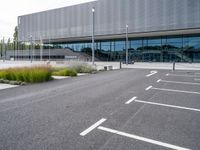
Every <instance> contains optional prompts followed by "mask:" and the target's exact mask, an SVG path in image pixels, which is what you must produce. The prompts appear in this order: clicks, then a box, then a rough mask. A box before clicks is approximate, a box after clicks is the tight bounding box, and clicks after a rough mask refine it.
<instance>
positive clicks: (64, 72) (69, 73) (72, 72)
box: [52, 68, 77, 77]
mask: <svg viewBox="0 0 200 150" xmlns="http://www.w3.org/2000/svg"><path fill="white" fill-rule="evenodd" d="M55 70H56V71H54V72H53V73H52V74H53V75H54V76H71V77H75V76H77V72H76V71H75V70H74V69H70V68H61V69H58V68H57V69H55Z"/></svg>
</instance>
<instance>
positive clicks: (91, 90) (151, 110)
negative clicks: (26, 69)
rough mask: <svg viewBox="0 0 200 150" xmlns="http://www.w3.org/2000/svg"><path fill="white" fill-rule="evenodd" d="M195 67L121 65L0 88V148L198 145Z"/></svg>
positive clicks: (103, 149)
mask: <svg viewBox="0 0 200 150" xmlns="http://www.w3.org/2000/svg"><path fill="white" fill-rule="evenodd" d="M199 128H200V71H198V70H196V71H191V70H190V71H184V70H182V71H174V72H172V71H171V70H149V69H121V70H114V71H107V72H101V73H98V74H91V75H86V76H80V77H76V78H67V79H62V80H54V81H51V82H47V83H41V84H33V85H27V86H20V87H16V88H11V89H5V90H0V150H157V149H159V150H160V149H161V150H163V149H164V150H165V149H182V150H188V149H194V150H198V149H200V140H199V139H200V130H199Z"/></svg>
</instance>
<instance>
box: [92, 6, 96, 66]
mask: <svg viewBox="0 0 200 150" xmlns="http://www.w3.org/2000/svg"><path fill="white" fill-rule="evenodd" d="M94 17H95V8H94V7H93V8H92V64H93V65H94V55H95V52H94V51H95V46H94V30H95V29H94V28H95V27H94V22H95V20H94V19H95V18H94Z"/></svg>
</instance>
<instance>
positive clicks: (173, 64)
mask: <svg viewBox="0 0 200 150" xmlns="http://www.w3.org/2000/svg"><path fill="white" fill-rule="evenodd" d="M173 71H175V61H174V62H173Z"/></svg>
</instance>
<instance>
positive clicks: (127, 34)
mask: <svg viewBox="0 0 200 150" xmlns="http://www.w3.org/2000/svg"><path fill="white" fill-rule="evenodd" d="M126 65H128V24H126Z"/></svg>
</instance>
